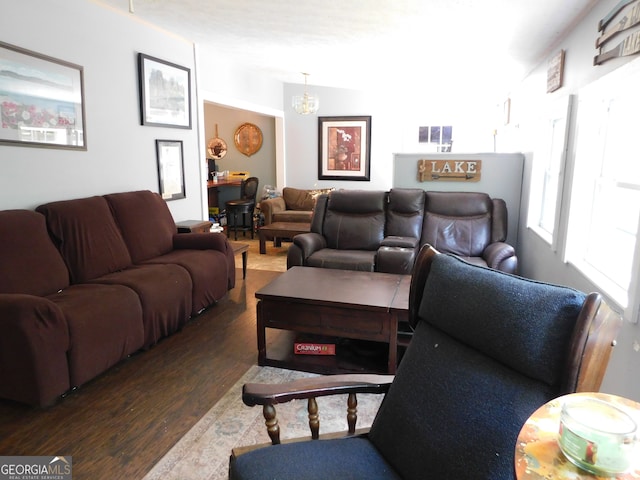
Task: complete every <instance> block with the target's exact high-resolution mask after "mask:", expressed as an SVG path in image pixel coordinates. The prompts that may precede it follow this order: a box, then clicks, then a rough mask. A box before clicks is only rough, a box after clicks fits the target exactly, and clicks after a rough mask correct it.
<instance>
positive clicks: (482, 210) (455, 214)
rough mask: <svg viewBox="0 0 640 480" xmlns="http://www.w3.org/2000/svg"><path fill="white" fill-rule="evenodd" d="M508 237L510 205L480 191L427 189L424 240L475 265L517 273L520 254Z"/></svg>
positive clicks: (441, 250) (422, 242)
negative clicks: (436, 190)
mask: <svg viewBox="0 0 640 480" xmlns="http://www.w3.org/2000/svg"><path fill="white" fill-rule="evenodd" d="M506 239H507V206H506V204H505V202H504V200H502V199H499V198H494V199H492V198H491V197H489V195H487V194H486V193H477V192H426V199H425V214H424V222H423V224H422V238H421V244H422V245H424V244H425V243H428V244H430V245H432V246H433V247H434V248H435V249H436V250H438V251H439V252H443V253H452V254H454V255H457V256H459V257H462V258H463V259H465V260H467V261H469V262H471V263H475V264H476V265H482V266H488V267H490V268H493V269H496V270H501V271H503V272H507V273H516V272H517V270H518V257H517V256H516V253H515V249H514V248H513V247H512V246H511V245H509V244H507V243H505V241H506Z"/></svg>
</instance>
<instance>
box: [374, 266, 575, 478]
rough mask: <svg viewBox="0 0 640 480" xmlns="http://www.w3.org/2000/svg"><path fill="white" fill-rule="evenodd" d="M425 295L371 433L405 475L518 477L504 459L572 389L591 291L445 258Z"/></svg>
mask: <svg viewBox="0 0 640 480" xmlns="http://www.w3.org/2000/svg"><path fill="white" fill-rule="evenodd" d="M457 292H464V294H458V293H457ZM422 298H424V299H425V300H424V301H422V302H421V303H420V307H419V309H418V318H419V319H420V321H419V323H418V325H417V328H416V332H415V334H414V336H413V340H412V342H411V345H410V347H409V349H408V350H407V353H406V354H405V356H404V358H403V360H402V363H401V364H400V368H399V369H398V374H397V375H396V379H395V381H394V383H393V384H392V386H391V388H390V390H389V393H388V394H387V396H386V398H385V401H384V403H383V405H382V406H381V408H380V411H379V412H378V415H377V417H376V420H375V421H374V424H373V426H372V428H371V432H370V435H369V438H370V440H371V441H372V442H373V443H374V444H375V445H376V446H377V447H378V449H379V450H380V451H381V453H382V455H383V456H384V457H385V458H386V459H387V461H389V462H390V463H391V464H392V466H394V468H395V469H396V470H397V471H398V472H399V473H400V475H401V476H402V477H403V478H421V474H423V473H424V472H429V475H430V477H432V478H470V477H469V475H468V468H469V465H473V468H474V475H473V478H491V479H512V478H513V461H505V460H504V459H505V458H509V459H511V458H512V456H513V449H514V445H515V442H516V438H517V435H518V432H519V431H520V428H521V427H522V425H523V424H524V422H525V421H526V420H527V418H528V417H529V415H530V414H531V413H532V412H533V411H534V410H535V409H536V408H538V407H539V406H540V405H542V404H544V403H545V402H547V401H548V400H550V399H551V398H554V397H556V396H558V395H560V394H562V393H566V392H563V391H561V387H560V385H561V382H562V381H563V380H565V379H564V378H560V376H561V375H562V373H563V372H565V371H566V368H565V367H566V358H567V355H568V348H567V346H568V345H571V343H572V335H573V333H574V328H575V326H576V324H577V319H578V315H579V313H580V310H581V307H582V303H583V301H584V300H585V298H586V296H585V295H584V294H582V293H580V292H577V291H575V290H572V289H569V288H565V287H557V286H554V285H547V284H542V283H538V282H534V281H530V280H525V279H522V278H519V277H515V276H511V275H507V274H502V273H497V272H495V271H493V270H490V269H487V268H484V267H477V266H474V265H470V264H468V263H467V262H464V261H463V260H460V259H459V258H457V257H454V256H452V255H436V256H435V258H434V260H433V262H432V264H431V270H430V272H429V276H428V277H427V281H426V284H425V287H424V293H423V297H422ZM523 316H526V318H527V321H523ZM454 398H455V399H458V401H451V399H454ZM461 399H464V400H463V401H461ZM429 413H435V415H432V414H429ZM432 432H438V440H437V441H433V433H432ZM449 432H451V433H450V434H449ZM460 432H466V433H465V435H460Z"/></svg>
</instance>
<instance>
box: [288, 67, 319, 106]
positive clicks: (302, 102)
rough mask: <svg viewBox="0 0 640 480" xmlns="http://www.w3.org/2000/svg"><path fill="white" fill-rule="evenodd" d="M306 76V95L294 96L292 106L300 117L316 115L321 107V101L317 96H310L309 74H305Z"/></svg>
mask: <svg viewBox="0 0 640 480" xmlns="http://www.w3.org/2000/svg"><path fill="white" fill-rule="evenodd" d="M303 75H304V94H303V95H294V96H293V99H292V103H291V104H292V106H293V109H294V110H295V111H296V113H299V114H300V115H310V114H314V113H316V112H317V111H318V108H319V107H320V99H319V98H318V97H316V96H315V95H311V94H309V92H307V77H308V76H309V74H308V73H303Z"/></svg>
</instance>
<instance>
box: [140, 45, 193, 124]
mask: <svg viewBox="0 0 640 480" xmlns="http://www.w3.org/2000/svg"><path fill="white" fill-rule="evenodd" d="M138 76H139V82H140V122H141V124H142V125H150V126H157V127H174V128H191V71H190V70H189V69H188V68H185V67H181V66H180V65H176V64H174V63H170V62H166V61H164V60H160V59H159V58H154V57H150V56H149V55H145V54H144V53H139V54H138Z"/></svg>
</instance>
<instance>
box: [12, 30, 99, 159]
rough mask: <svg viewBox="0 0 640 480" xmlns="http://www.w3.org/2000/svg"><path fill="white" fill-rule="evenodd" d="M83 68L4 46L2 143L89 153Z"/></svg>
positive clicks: (21, 49)
mask: <svg viewBox="0 0 640 480" xmlns="http://www.w3.org/2000/svg"><path fill="white" fill-rule="evenodd" d="M83 81H84V80H83V68H82V67H81V66H79V65H75V64H73V63H69V62H65V61H62V60H58V59H56V58H52V57H49V56H47V55H42V54H39V53H36V52H32V51H30V50H25V49H24V48H20V47H16V46H14V45H9V44H7V43H3V42H0V143H3V144H11V145H22V146H26V147H49V148H66V149H77V150H86V149H87V143H86V142H87V140H86V132H85V113H84V83H83Z"/></svg>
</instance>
